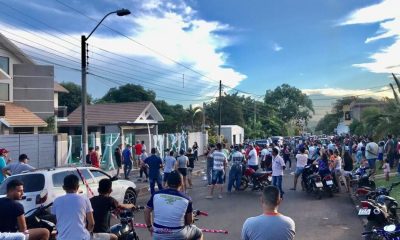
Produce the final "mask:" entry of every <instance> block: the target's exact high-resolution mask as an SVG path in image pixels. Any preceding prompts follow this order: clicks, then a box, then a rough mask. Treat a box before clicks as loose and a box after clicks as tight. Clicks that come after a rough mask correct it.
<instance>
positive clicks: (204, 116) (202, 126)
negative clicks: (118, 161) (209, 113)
mask: <svg viewBox="0 0 400 240" xmlns="http://www.w3.org/2000/svg"><path fill="white" fill-rule="evenodd" d="M202 112H203V124H202V125H201V132H202V133H203V134H205V133H206V103H205V102H203V111H202Z"/></svg>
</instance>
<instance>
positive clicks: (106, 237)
mask: <svg viewBox="0 0 400 240" xmlns="http://www.w3.org/2000/svg"><path fill="white" fill-rule="evenodd" d="M90 239H91V240H110V234H109V233H93V236H92V237H91V238H90Z"/></svg>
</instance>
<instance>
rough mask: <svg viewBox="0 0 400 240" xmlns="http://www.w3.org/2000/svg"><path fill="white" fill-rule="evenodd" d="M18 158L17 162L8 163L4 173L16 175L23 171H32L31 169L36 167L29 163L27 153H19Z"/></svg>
mask: <svg viewBox="0 0 400 240" xmlns="http://www.w3.org/2000/svg"><path fill="white" fill-rule="evenodd" d="M18 160H19V161H18V162H17V163H10V164H7V166H5V167H4V168H3V174H4V175H15V174H20V173H23V172H25V171H31V170H33V169H35V168H34V167H32V166H31V165H29V164H28V160H29V158H28V156H27V155H26V154H21V155H19V158H18Z"/></svg>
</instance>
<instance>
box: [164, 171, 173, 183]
mask: <svg viewBox="0 0 400 240" xmlns="http://www.w3.org/2000/svg"><path fill="white" fill-rule="evenodd" d="M170 174H171V173H170V172H165V173H164V179H163V180H164V182H167V180H168V177H169V175H170Z"/></svg>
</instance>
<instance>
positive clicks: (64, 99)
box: [58, 82, 92, 114]
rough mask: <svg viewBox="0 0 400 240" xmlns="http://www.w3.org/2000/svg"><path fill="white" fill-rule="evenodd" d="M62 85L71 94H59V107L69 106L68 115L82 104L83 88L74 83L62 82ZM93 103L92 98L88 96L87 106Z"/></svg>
mask: <svg viewBox="0 0 400 240" xmlns="http://www.w3.org/2000/svg"><path fill="white" fill-rule="evenodd" d="M61 85H62V86H63V87H64V88H65V89H67V90H68V92H69V93H62V92H61V93H59V96H58V105H59V106H67V111H68V114H70V113H71V112H73V111H74V110H75V109H76V108H77V107H79V106H80V105H81V104H82V100H81V99H82V88H81V86H79V85H77V84H75V83H73V82H62V83H61ZM91 102H92V96H91V95H89V94H88V95H87V104H90V103H91Z"/></svg>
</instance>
